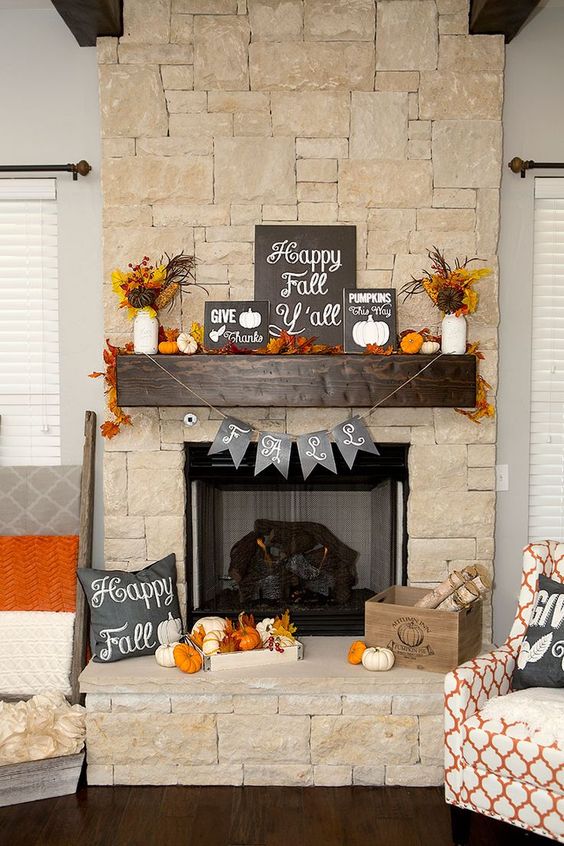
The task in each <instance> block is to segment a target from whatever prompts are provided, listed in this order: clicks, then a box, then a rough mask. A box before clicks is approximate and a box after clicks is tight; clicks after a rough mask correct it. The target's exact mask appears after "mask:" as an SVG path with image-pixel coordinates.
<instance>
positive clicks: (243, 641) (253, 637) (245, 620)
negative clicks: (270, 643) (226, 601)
mask: <svg viewBox="0 0 564 846" xmlns="http://www.w3.org/2000/svg"><path fill="white" fill-rule="evenodd" d="M254 623H255V619H254V617H253V615H252V614H249V615H248V616H247V614H244V613H241V614H239V627H238V629H236V631H235V632H234V636H235V639H236V640H237V643H238V645H239V649H240V650H241V651H242V652H247V651H248V650H249V649H256V648H257V646H262V638H261V636H260V634H259V633H258V631H257V630H256V628H255V625H254Z"/></svg>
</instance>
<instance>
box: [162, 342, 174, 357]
mask: <svg viewBox="0 0 564 846" xmlns="http://www.w3.org/2000/svg"><path fill="white" fill-rule="evenodd" d="M159 352H160V353H161V354H162V355H174V354H175V353H177V352H178V344H177V343H176V341H161V342H160V344H159Z"/></svg>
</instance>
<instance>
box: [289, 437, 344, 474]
mask: <svg viewBox="0 0 564 846" xmlns="http://www.w3.org/2000/svg"><path fill="white" fill-rule="evenodd" d="M298 454H299V456H300V464H301V466H302V473H303V476H304V479H307V477H308V476H309V474H310V473H311V471H312V470H313V468H314V467H315V466H316V465H317V464H321V466H322V467H327V469H328V470H331V472H332V473H336V472H337V465H336V464H335V456H334V455H333V447H332V446H331V441H330V440H329V435H328V433H327V432H311V433H310V434H309V435H300V437H299V438H298Z"/></svg>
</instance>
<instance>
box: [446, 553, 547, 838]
mask: <svg viewBox="0 0 564 846" xmlns="http://www.w3.org/2000/svg"><path fill="white" fill-rule="evenodd" d="M540 573H543V574H544V575H546V576H548V577H549V578H553V579H555V580H557V581H560V582H564V543H557V542H555V541H546V542H544V543H536V544H531V545H530V546H528V547H526V548H525V550H524V554H523V574H522V582H521V593H520V596H519V607H518V609H517V615H516V617H515V621H514V623H513V627H512V629H511V632H510V634H509V637H508V638H507V640H506V642H505V643H504V644H503V646H501V647H500V648H499V649H496V650H494V651H493V652H491V653H489V654H487V655H484V656H482V657H479V658H475V659H474V660H472V661H467V662H466V663H465V664H462V665H461V666H460V667H458V668H457V669H456V670H454V671H453V672H452V673H449V674H448V675H447V676H446V678H445V798H446V801H447V802H448V803H449V804H450V805H451V815H452V831H453V840H454V842H455V843H456V844H465V843H467V842H468V836H469V828H470V819H471V814H470V811H476V812H478V813H480V814H486V815H487V816H490V817H495V818H496V819H500V820H504V821H505V822H510V823H512V824H513V825H517V826H520V827H521V828H524V829H528V830H529V831H534V832H537V833H538V834H542V835H544V836H546V837H551V838H554V839H555V840H556V841H557V842H559V843H564V752H563V751H562V750H559V749H558V748H556V746H555V745H553V746H540V745H539V744H537V743H536V742H534V741H533V740H531V739H530V738H529V737H528V736H527V735H528V732H527V731H526V728H525V726H524V724H523V723H517V722H508V721H505V720H503V719H495V720H494V719H484V718H483V717H481V715H480V709H481V708H483V707H484V705H485V704H486V702H487V701H488V700H490V699H492V698H493V697H495V696H504V695H505V694H506V693H509V692H510V689H511V676H512V673H513V668H514V666H515V661H516V658H517V653H518V651H519V645H520V643H521V640H522V638H523V635H524V633H525V632H526V630H527V626H528V623H529V617H530V614H531V611H532V608H533V606H534V602H535V597H536V592H537V585H538V576H539V574H540Z"/></svg>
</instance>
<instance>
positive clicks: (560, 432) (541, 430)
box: [529, 177, 564, 540]
mask: <svg viewBox="0 0 564 846" xmlns="http://www.w3.org/2000/svg"><path fill="white" fill-rule="evenodd" d="M529 463H530V482H529V538H530V540H546V539H555V540H564V179H558V178H547V177H545V178H536V179H535V209H534V264H533V325H532V375H531V447H530V459H529Z"/></svg>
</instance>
